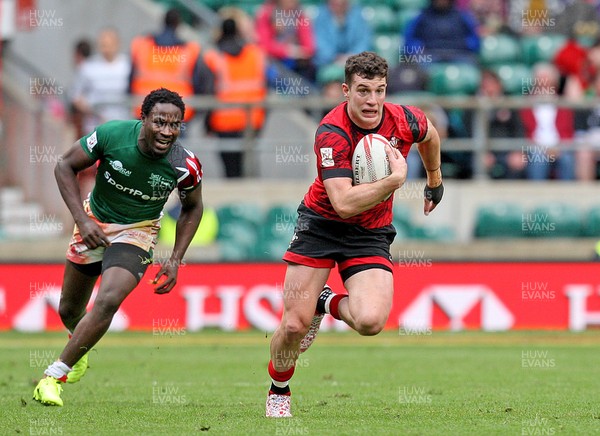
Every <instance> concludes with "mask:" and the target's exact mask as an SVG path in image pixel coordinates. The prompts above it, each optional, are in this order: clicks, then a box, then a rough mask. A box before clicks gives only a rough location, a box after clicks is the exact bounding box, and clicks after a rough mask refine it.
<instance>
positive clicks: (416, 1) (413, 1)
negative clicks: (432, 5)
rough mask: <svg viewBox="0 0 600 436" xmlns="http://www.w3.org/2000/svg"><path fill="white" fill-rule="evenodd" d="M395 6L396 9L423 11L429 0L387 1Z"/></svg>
mask: <svg viewBox="0 0 600 436" xmlns="http://www.w3.org/2000/svg"><path fill="white" fill-rule="evenodd" d="M389 1H391V2H393V3H394V4H395V7H396V8H397V9H401V10H402V9H418V10H421V9H425V8H426V7H427V6H429V2H430V0H389Z"/></svg>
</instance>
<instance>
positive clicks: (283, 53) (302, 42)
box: [256, 0, 316, 83]
mask: <svg viewBox="0 0 600 436" xmlns="http://www.w3.org/2000/svg"><path fill="white" fill-rule="evenodd" d="M256 34H257V38H258V43H259V45H260V46H261V47H262V48H263V49H264V50H265V51H266V53H267V54H268V55H269V57H270V58H271V59H274V60H278V61H280V62H282V63H283V64H284V65H285V66H287V67H288V68H290V69H291V70H293V71H295V72H296V73H298V74H300V75H301V76H303V77H305V78H306V79H308V80H309V81H311V82H314V80H315V74H316V73H315V71H316V70H315V66H314V63H313V56H314V54H315V39H314V34H313V29H312V27H311V23H310V20H309V18H308V17H307V16H306V15H305V14H304V11H303V10H302V9H301V8H300V4H299V0H267V1H266V2H265V3H264V4H263V5H262V6H261V8H260V9H259V10H258V12H257V14H256ZM276 74H277V73H275V75H276ZM270 79H271V83H272V82H273V79H275V80H277V77H273V76H272V77H270Z"/></svg>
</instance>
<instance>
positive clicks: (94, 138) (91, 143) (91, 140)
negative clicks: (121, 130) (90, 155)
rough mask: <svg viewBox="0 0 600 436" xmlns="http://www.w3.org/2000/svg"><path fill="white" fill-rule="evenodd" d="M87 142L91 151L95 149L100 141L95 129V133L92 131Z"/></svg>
mask: <svg viewBox="0 0 600 436" xmlns="http://www.w3.org/2000/svg"><path fill="white" fill-rule="evenodd" d="M85 142H86V144H87V148H88V150H89V151H90V152H91V151H92V150H93V149H94V147H95V146H96V144H97V143H98V137H97V136H96V131H95V130H94V133H92V134H91V135H90V136H88V139H87V140H86V141H85Z"/></svg>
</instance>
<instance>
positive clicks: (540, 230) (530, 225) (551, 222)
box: [522, 202, 583, 238]
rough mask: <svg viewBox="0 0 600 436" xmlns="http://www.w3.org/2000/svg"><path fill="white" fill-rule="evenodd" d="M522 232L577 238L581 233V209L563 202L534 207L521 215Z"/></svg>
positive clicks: (537, 236)
mask: <svg viewBox="0 0 600 436" xmlns="http://www.w3.org/2000/svg"><path fill="white" fill-rule="evenodd" d="M522 226H523V232H524V233H525V234H526V235H527V236H529V237H536V238H540V237H541V238H577V237H581V236H582V235H583V220H582V217H581V211H580V210H579V209H578V208H577V207H575V206H573V205H569V204H565V203H558V202H556V203H549V204H544V205H540V206H537V207H535V208H534V209H533V210H532V211H531V212H529V213H526V214H525V215H524V217H523V224H522Z"/></svg>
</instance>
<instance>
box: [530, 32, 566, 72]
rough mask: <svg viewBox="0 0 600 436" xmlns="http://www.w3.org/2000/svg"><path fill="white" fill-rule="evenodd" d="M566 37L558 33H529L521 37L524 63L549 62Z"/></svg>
mask: <svg viewBox="0 0 600 436" xmlns="http://www.w3.org/2000/svg"><path fill="white" fill-rule="evenodd" d="M566 40H567V37H566V36H564V35H560V34H542V35H529V36H523V37H522V38H521V48H522V50H523V58H524V61H525V63H527V64H528V65H533V64H535V63H537V62H551V61H552V58H553V57H554V54H555V53H556V52H557V51H558V49H559V48H561V47H562V46H563V44H564V43H565V42H566Z"/></svg>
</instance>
